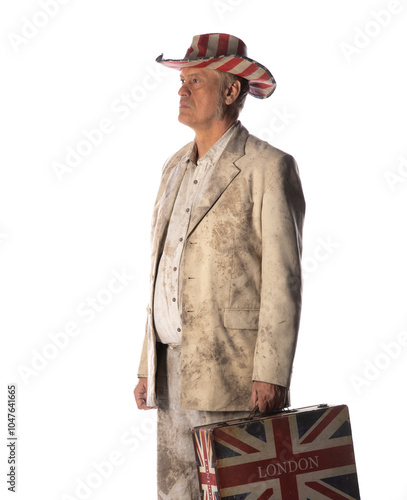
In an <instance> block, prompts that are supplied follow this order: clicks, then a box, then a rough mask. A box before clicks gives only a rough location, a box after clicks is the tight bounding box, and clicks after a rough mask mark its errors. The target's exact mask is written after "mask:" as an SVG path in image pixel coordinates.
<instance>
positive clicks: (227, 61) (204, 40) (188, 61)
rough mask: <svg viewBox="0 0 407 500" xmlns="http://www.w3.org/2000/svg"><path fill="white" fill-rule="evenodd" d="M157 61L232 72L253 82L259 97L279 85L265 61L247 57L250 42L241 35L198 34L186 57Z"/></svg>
mask: <svg viewBox="0 0 407 500" xmlns="http://www.w3.org/2000/svg"><path fill="white" fill-rule="evenodd" d="M156 61H157V62H158V63H160V64H163V65H164V66H167V67H168V68H174V69H183V68H206V69H216V70H218V71H225V72H226V73H232V74H234V75H237V76H241V77H242V78H246V80H248V81H249V94H251V95H252V96H254V97H258V98H259V99H265V98H266V97H269V96H270V95H271V94H272V93H273V92H274V90H275V88H276V81H275V80H274V78H273V75H272V74H271V73H270V71H269V70H268V69H267V68H266V67H265V66H263V65H262V64H260V63H258V62H256V61H254V60H253V59H250V58H249V57H247V47H246V44H245V43H244V42H243V41H242V40H240V39H239V38H237V37H235V36H233V35H227V34H225V33H208V34H206V35H196V36H194V37H193V39H192V45H191V47H189V49H188V50H187V53H186V54H185V57H184V59H163V54H161V55H160V56H158V57H157V59H156Z"/></svg>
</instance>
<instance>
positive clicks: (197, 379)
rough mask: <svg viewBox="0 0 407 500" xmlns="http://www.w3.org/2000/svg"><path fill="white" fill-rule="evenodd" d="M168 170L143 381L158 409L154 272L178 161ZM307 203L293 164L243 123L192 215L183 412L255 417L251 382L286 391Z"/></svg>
mask: <svg viewBox="0 0 407 500" xmlns="http://www.w3.org/2000/svg"><path fill="white" fill-rule="evenodd" d="M190 147H191V144H188V145H186V146H185V147H183V148H182V149H181V150H180V151H179V152H178V153H176V154H175V155H174V156H173V157H172V158H171V159H170V160H169V161H168V162H167V163H166V165H165V166H164V169H163V174H162V180H161V185H160V188H159V191H158V196H157V200H156V204H155V207H154V214H153V224H152V241H151V244H152V273H151V295H150V300H151V302H150V306H149V307H148V318H147V325H146V333H145V339H144V345H143V351H142V355H141V361H140V366H139V371H138V374H139V376H146V375H148V395H147V405H148V406H154V405H155V404H156V400H155V380H156V365H157V351H156V334H155V331H154V324H153V313H152V308H153V307H154V304H153V297H154V281H155V273H156V270H157V265H158V262H159V258H160V255H161V253H162V250H163V244H164V240H165V233H166V228H167V226H168V221H169V218H170V215H171V211H172V207H173V205H174V201H175V198H176V196H177V191H178V188H179V186H180V183H181V179H182V175H183V168H181V165H182V162H180V160H181V158H182V157H183V155H185V154H186V152H187V151H188V150H189V148H190ZM304 212H305V202H304V197H303V193H302V188H301V182H300V179H299V175H298V170H297V166H296V163H295V160H294V159H293V157H292V156H290V155H288V154H286V153H284V152H282V151H280V150H278V149H276V148H274V147H272V146H270V145H269V144H268V143H266V142H264V141H261V140H260V139H257V138H256V137H254V136H252V135H249V133H248V131H247V130H246V129H245V128H244V127H243V126H242V125H241V124H240V123H239V125H238V128H237V131H236V132H235V134H234V135H233V136H232V138H231V140H230V141H229V143H228V145H227V146H226V149H225V151H224V152H223V154H222V156H221V158H220V160H219V162H218V164H217V166H216V168H215V171H214V174H213V176H212V178H211V179H210V181H209V185H208V189H207V192H206V193H205V195H204V196H203V198H202V200H201V202H200V204H199V206H197V207H196V208H195V209H194V213H193V214H192V218H191V223H190V227H189V231H188V237H187V241H186V243H185V250H184V255H183V266H182V288H181V292H180V296H181V304H182V313H181V320H182V350H181V363H182V374H181V404H182V407H183V408H187V409H195V410H206V411H223V410H234V411H238V410H251V407H252V405H251V388H252V381H253V380H259V381H263V382H269V383H274V384H278V385H282V386H285V387H289V385H290V378H291V371H292V364H293V359H294V353H295V347H296V342H297V333H298V327H299V321H300V311H301V264H300V261H301V250H302V241H301V238H302V237H301V235H302V226H303V219H304Z"/></svg>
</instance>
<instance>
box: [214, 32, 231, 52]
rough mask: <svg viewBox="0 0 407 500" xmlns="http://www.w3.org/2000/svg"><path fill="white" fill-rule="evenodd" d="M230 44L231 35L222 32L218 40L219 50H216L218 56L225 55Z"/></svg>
mask: <svg viewBox="0 0 407 500" xmlns="http://www.w3.org/2000/svg"><path fill="white" fill-rule="evenodd" d="M228 45H229V35H225V34H223V33H222V34H220V35H219V42H218V50H217V51H216V55H217V56H221V55H225V54H227V53H228Z"/></svg>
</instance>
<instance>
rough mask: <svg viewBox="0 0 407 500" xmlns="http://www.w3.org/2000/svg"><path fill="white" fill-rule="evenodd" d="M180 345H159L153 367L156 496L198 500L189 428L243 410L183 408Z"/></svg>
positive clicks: (234, 415) (167, 499)
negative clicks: (209, 410) (156, 365)
mask: <svg viewBox="0 0 407 500" xmlns="http://www.w3.org/2000/svg"><path fill="white" fill-rule="evenodd" d="M180 393H181V346H177V347H174V348H173V347H168V346H166V345H162V346H161V347H160V350H159V359H158V367H157V407H158V410H157V417H158V418H157V491H158V497H157V498H158V500H200V499H201V498H202V497H201V491H200V488H199V479H198V469H197V465H196V458H195V451H194V445H193V440H192V432H191V431H192V428H193V427H195V426H198V425H207V424H212V423H214V422H222V421H226V420H231V419H234V418H245V417H247V416H248V414H249V412H247V411H238V412H236V411H233V412H229V411H221V412H220V411H216V412H208V411H197V410H185V409H183V408H181V404H180V400H181V397H180Z"/></svg>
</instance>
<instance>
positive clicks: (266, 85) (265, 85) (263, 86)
mask: <svg viewBox="0 0 407 500" xmlns="http://www.w3.org/2000/svg"><path fill="white" fill-rule="evenodd" d="M250 83H255V84H256V88H258V89H269V88H270V87H274V83H260V82H257V80H251V82H250ZM262 93H264V92H262Z"/></svg>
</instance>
